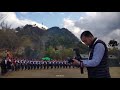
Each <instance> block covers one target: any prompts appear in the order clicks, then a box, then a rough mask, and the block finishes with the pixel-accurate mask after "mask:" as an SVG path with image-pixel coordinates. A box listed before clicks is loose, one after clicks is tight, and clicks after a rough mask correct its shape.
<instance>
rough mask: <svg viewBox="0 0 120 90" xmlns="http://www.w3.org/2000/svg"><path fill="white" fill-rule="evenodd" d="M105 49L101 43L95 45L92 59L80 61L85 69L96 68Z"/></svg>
mask: <svg viewBox="0 0 120 90" xmlns="http://www.w3.org/2000/svg"><path fill="white" fill-rule="evenodd" d="M104 52H105V47H104V45H103V44H101V43H97V44H96V46H95V48H94V53H93V58H92V59H91V60H82V61H83V65H84V66H85V67H95V66H97V65H98V64H99V63H100V62H101V60H102V58H103V55H104Z"/></svg>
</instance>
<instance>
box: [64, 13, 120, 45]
mask: <svg viewBox="0 0 120 90" xmlns="http://www.w3.org/2000/svg"><path fill="white" fill-rule="evenodd" d="M63 21H64V27H66V28H67V29H69V30H70V31H71V32H72V33H73V34H75V36H77V37H78V38H79V37H80V35H81V33H82V32H83V31H84V30H89V31H91V32H92V33H93V35H94V36H95V37H98V38H100V39H102V40H104V41H105V42H106V44H108V42H109V41H110V40H111V39H115V40H117V41H118V42H119V43H120V12H86V13H85V15H84V16H81V17H80V18H79V19H78V20H77V21H74V20H71V19H69V18H64V20H63Z"/></svg>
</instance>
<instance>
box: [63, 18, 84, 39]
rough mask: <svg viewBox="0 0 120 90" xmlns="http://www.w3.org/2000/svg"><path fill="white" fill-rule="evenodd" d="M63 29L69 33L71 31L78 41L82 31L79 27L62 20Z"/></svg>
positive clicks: (65, 19)
mask: <svg viewBox="0 0 120 90" xmlns="http://www.w3.org/2000/svg"><path fill="white" fill-rule="evenodd" d="M63 23H64V27H65V28H67V29H68V30H69V31H71V32H72V33H73V34H74V35H75V36H76V37H77V38H78V39H80V34H81V33H82V32H83V31H84V30H82V29H80V28H79V27H76V26H75V21H73V20H71V19H69V18H64V19H63Z"/></svg>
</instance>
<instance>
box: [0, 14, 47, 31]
mask: <svg viewBox="0 0 120 90" xmlns="http://www.w3.org/2000/svg"><path fill="white" fill-rule="evenodd" d="M3 14H4V15H7V18H6V19H4V22H6V23H7V24H8V25H11V28H16V27H18V26H24V25H26V24H32V25H33V24H36V26H38V27H40V28H41V27H44V28H46V29H47V28H48V27H46V26H44V25H42V24H40V23H38V22H36V21H32V20H29V19H19V18H17V16H16V13H15V12H0V15H3Z"/></svg>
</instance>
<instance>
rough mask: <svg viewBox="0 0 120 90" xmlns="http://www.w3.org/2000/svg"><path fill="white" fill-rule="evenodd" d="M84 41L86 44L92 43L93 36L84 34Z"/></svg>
mask: <svg viewBox="0 0 120 90" xmlns="http://www.w3.org/2000/svg"><path fill="white" fill-rule="evenodd" d="M81 40H82V42H83V43H84V44H85V45H87V46H88V45H91V43H92V37H85V36H82V38H81Z"/></svg>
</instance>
